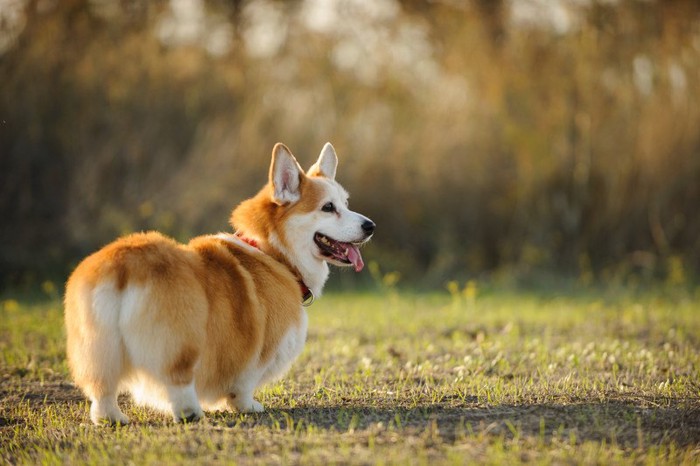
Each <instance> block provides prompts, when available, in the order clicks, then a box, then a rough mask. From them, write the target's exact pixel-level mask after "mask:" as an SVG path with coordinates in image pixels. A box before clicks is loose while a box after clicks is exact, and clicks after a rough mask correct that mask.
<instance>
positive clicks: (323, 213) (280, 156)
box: [231, 143, 375, 278]
mask: <svg viewBox="0 0 700 466" xmlns="http://www.w3.org/2000/svg"><path fill="white" fill-rule="evenodd" d="M337 167H338V157H337V156H336V153H335V150H334V149H333V146H332V145H331V144H330V143H327V144H326V145H325V146H324V147H323V149H322V150H321V154H320V155H319V157H318V160H317V161H316V163H315V164H313V165H312V166H311V168H310V169H309V170H308V171H307V172H304V171H303V170H302V168H301V166H300V165H299V163H298V162H297V160H296V159H295V158H294V156H293V155H292V153H291V151H290V150H289V149H288V148H287V147H286V146H285V145H284V144H280V143H278V144H276V145H275V147H274V149H273V150H272V163H271V165H270V173H269V182H268V184H267V185H266V186H265V187H264V188H263V189H262V191H260V193H258V195H257V196H256V197H254V198H253V199H249V200H247V201H244V202H243V203H242V204H241V205H240V206H238V207H237V208H236V209H235V210H234V211H233V215H232V217H231V220H232V223H233V225H234V226H235V227H236V228H238V231H239V232H241V233H242V234H244V235H246V236H250V237H252V238H253V239H255V240H256V241H259V242H260V243H261V244H266V245H268V246H269V247H272V248H274V249H276V250H278V251H279V252H281V253H282V254H283V255H284V256H285V257H286V258H287V260H289V261H290V262H291V263H292V265H294V266H295V267H297V268H298V269H299V270H300V272H301V273H302V274H305V272H306V273H314V272H313V269H314V262H317V263H322V264H325V263H331V264H334V265H338V266H353V267H354V269H355V270H356V271H358V272H359V271H360V270H362V268H363V266H364V263H363V261H362V256H361V254H360V251H359V246H360V245H362V244H363V243H365V242H367V241H368V240H369V239H370V237H371V236H372V234H373V233H374V228H375V224H374V222H372V221H371V220H370V219H369V218H367V217H365V216H364V215H361V214H359V213H357V212H353V211H352V210H350V209H349V208H348V193H347V192H346V191H345V189H343V187H342V186H341V185H340V184H339V183H338V182H337V181H335V174H336V169H337ZM316 266H318V264H316ZM326 273H327V272H326ZM305 278H306V277H305Z"/></svg>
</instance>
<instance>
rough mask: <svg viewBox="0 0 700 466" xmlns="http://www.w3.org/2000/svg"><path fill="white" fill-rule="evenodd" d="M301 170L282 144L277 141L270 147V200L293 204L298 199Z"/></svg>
mask: <svg viewBox="0 0 700 466" xmlns="http://www.w3.org/2000/svg"><path fill="white" fill-rule="evenodd" d="M303 173H304V172H303V170H302V169H301V167H300V166H299V163H298V162H297V159H295V158H294V156H293V155H292V153H291V151H290V150H289V149H288V148H287V146H285V145H284V144H282V143H280V142H278V143H277V144H275V147H274V149H272V164H271V165H270V183H271V184H272V190H273V194H272V200H273V201H274V202H275V204H279V205H286V204H293V203H295V202H296V201H298V200H299V197H300V196H301V195H300V193H299V185H300V182H301V176H302V174H303Z"/></svg>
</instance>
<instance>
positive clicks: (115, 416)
mask: <svg viewBox="0 0 700 466" xmlns="http://www.w3.org/2000/svg"><path fill="white" fill-rule="evenodd" d="M106 404H107V406H105V403H103V404H100V403H97V402H93V403H92V406H91V407H90V420H92V422H93V423H94V424H95V425H98V426H99V425H105V424H106V425H109V426H115V425H117V424H121V425H123V426H125V425H127V424H128V423H129V418H128V417H126V416H125V415H124V413H122V412H121V410H120V409H119V407H117V406H116V403H114V404H113V405H112V403H106ZM110 405H111V406H110Z"/></svg>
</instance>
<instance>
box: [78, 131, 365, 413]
mask: <svg viewBox="0 0 700 466" xmlns="http://www.w3.org/2000/svg"><path fill="white" fill-rule="evenodd" d="M329 147H330V149H329ZM331 152H332V153H331ZM336 164H337V159H336V158H335V152H334V151H333V149H332V146H330V145H327V146H326V147H324V150H323V151H322V153H321V156H320V157H319V161H318V162H317V163H316V164H315V165H314V166H313V167H312V168H311V169H310V170H309V172H308V173H306V174H305V173H304V172H303V171H302V170H301V169H300V168H299V167H298V164H297V162H296V160H295V159H294V157H293V156H292V155H291V153H290V152H289V150H288V149H287V148H286V147H284V146H283V145H281V144H278V145H277V146H275V149H274V150H273V164H272V166H271V170H270V181H269V182H268V184H267V185H266V186H265V187H264V188H263V189H262V190H261V191H260V192H259V193H258V194H257V195H256V196H255V197H253V198H252V199H249V200H247V201H244V202H243V203H241V205H240V206H239V207H237V208H236V209H235V210H234V211H233V213H232V217H231V218H232V223H233V224H234V226H235V227H236V228H237V229H238V234H240V235H242V236H245V237H246V238H249V239H251V240H254V241H255V242H256V243H257V245H258V248H259V249H258V248H254V247H251V246H250V245H249V244H247V243H245V242H243V241H241V240H240V239H239V238H238V237H237V236H234V235H228V234H218V235H211V236H202V237H198V238H194V239H193V240H191V241H190V242H189V243H188V244H179V243H177V242H175V241H174V240H172V239H170V238H167V237H165V236H163V235H161V234H160V233H156V232H149V233H137V234H133V235H129V236H126V237H123V238H121V239H118V240H117V241H115V242H113V243H111V244H109V245H107V246H106V247H104V248H103V249H101V250H100V251H98V252H96V253H94V254H92V255H91V256H89V257H87V258H86V259H85V260H83V262H82V263H80V265H78V267H77V268H76V269H75V271H74V272H73V274H72V275H71V277H70V279H69V280H68V283H67V286H66V296H65V322H66V329H67V353H68V362H69V366H70V369H71V373H72V375H73V378H74V380H75V382H76V384H77V385H78V386H79V387H80V388H81V389H82V390H83V391H84V392H85V394H86V395H87V396H88V397H89V398H90V400H91V402H92V404H91V409H90V416H91V419H92V421H93V422H95V423H102V422H107V423H126V422H127V421H128V420H127V418H126V416H125V415H124V414H123V413H122V412H121V410H120V409H119V406H118V404H117V395H118V394H119V393H120V392H121V391H129V392H130V393H131V394H132V396H133V398H134V400H135V401H136V402H137V403H141V404H145V405H148V406H152V407H154V408H157V409H160V410H163V411H166V412H169V413H170V414H172V416H173V417H174V419H175V420H195V419H198V418H200V417H201V416H202V414H203V413H202V409H237V410H240V411H262V410H263V407H262V406H261V405H260V403H258V402H257V401H256V400H255V399H254V398H253V393H254V391H255V389H256V388H257V387H258V386H260V385H261V384H263V383H265V382H268V381H271V380H273V379H275V378H277V377H280V376H281V375H283V374H284V373H285V372H286V371H287V370H288V368H289V366H290V364H291V363H292V361H293V360H294V359H295V358H296V357H297V356H298V355H299V354H300V352H301V351H302V348H303V345H304V341H305V339H306V329H307V316H306V312H305V310H304V308H303V307H302V306H301V292H300V285H299V281H300V280H302V281H303V282H304V283H306V284H307V286H308V287H309V288H310V289H311V290H312V291H313V292H314V293H315V294H316V295H317V296H318V295H320V293H321V290H322V287H323V285H324V283H325V281H326V278H327V277H328V265H327V263H326V261H325V259H324V258H323V257H322V256H321V255H320V254H319V252H318V248H317V247H316V246H315V245H314V242H313V235H314V233H315V232H316V231H319V229H323V230H324V232H325V233H326V234H329V235H330V234H332V235H337V236H335V238H336V239H338V240H340V241H352V242H362V241H365V240H367V239H368V237H369V235H368V234H367V233H366V232H364V233H363V231H362V227H361V225H362V222H364V221H367V220H368V219H366V218H365V217H363V216H361V215H359V214H356V213H354V212H351V211H349V210H347V207H346V201H347V194H346V192H345V191H344V190H343V189H342V188H341V187H340V185H338V183H337V182H335V180H334V175H335V168H336ZM290 180H292V181H294V183H289V181H290ZM280 183H282V184H284V183H288V184H285V185H284V186H282V185H280ZM285 189H286V191H285ZM329 201H332V202H335V203H337V204H338V205H339V206H342V210H341V211H339V213H338V215H329V214H327V213H324V212H321V211H320V207H321V206H322V205H323V203H325V202H329Z"/></svg>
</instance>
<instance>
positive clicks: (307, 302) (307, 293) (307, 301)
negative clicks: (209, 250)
mask: <svg viewBox="0 0 700 466" xmlns="http://www.w3.org/2000/svg"><path fill="white" fill-rule="evenodd" d="M236 238H238V239H239V240H241V241H243V242H244V243H246V244H249V245H251V246H253V247H254V248H255V249H257V250H258V251H261V252H262V249H260V245H259V244H258V242H257V241H255V240H254V239H253V238H247V237H245V236H242V235H240V234H238V233H236ZM298 282H299V288H301V305H302V306H304V307H308V306H311V305H312V304H313V302H314V300H315V299H316V297H315V296H314V293H313V291H311V289H309V287H308V286H306V283H304V281H303V280H302V279H301V278H300V279H298Z"/></svg>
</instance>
